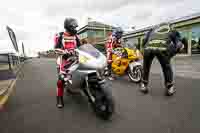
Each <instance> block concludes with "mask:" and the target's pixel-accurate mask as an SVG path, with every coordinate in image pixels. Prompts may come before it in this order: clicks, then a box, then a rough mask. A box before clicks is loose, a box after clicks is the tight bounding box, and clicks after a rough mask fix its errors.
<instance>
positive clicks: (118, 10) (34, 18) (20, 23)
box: [0, 0, 200, 51]
mask: <svg viewBox="0 0 200 133" xmlns="http://www.w3.org/2000/svg"><path fill="white" fill-rule="evenodd" d="M10 3H12V4H10ZM199 5H200V1H199V0H165V1H163V0H115V1H112V0H72V1H68V0H57V1H55V0H32V1H28V0H17V1H13V0H6V1H4V4H1V5H0V15H1V21H0V40H8V39H9V38H8V34H7V31H6V29H5V27H6V25H9V26H10V27H11V28H13V30H14V31H15V33H16V37H17V39H18V41H19V42H20V41H23V42H24V45H25V49H28V50H27V51H31V50H33V51H37V50H47V49H50V48H53V41H52V40H53V36H54V34H55V33H56V32H59V31H60V30H63V20H64V18H65V17H67V16H69V17H74V18H76V19H77V20H78V22H79V25H80V27H82V26H84V25H85V24H86V22H87V18H88V17H91V18H93V19H94V20H97V21H101V22H103V23H107V24H111V25H114V26H122V27H123V28H129V27H132V26H135V27H136V29H138V28H142V27H146V26H149V25H152V24H156V23H160V22H163V21H168V20H171V19H175V18H179V17H181V16H186V15H189V14H192V13H195V12H200V8H199ZM8 42H9V41H8ZM0 48H1V44H0Z"/></svg>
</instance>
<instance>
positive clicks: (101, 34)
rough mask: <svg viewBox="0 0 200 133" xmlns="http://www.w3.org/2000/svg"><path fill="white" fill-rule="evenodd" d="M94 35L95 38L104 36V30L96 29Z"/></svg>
mask: <svg viewBox="0 0 200 133" xmlns="http://www.w3.org/2000/svg"><path fill="white" fill-rule="evenodd" d="M96 37H97V38H103V37H104V31H101V30H98V31H96Z"/></svg>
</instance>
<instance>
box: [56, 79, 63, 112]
mask: <svg viewBox="0 0 200 133" xmlns="http://www.w3.org/2000/svg"><path fill="white" fill-rule="evenodd" d="M63 91H64V84H63V81H62V80H58V82H57V104H56V106H57V107H58V108H63V107H64V102H63V93H64V92H63Z"/></svg>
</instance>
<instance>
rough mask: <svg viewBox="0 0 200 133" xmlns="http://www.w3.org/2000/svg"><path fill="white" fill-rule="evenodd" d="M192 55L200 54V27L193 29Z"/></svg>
mask: <svg viewBox="0 0 200 133" xmlns="http://www.w3.org/2000/svg"><path fill="white" fill-rule="evenodd" d="M191 47H192V54H199V53H200V25H198V26H194V27H192V42H191Z"/></svg>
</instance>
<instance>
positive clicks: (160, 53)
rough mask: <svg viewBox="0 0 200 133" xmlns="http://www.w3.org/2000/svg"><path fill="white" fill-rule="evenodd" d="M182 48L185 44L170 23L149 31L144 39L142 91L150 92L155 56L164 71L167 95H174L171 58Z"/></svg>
mask: <svg viewBox="0 0 200 133" xmlns="http://www.w3.org/2000/svg"><path fill="white" fill-rule="evenodd" d="M182 48H183V44H182V42H181V38H180V34H179V32H177V31H175V30H172V29H171V27H170V26H169V24H161V25H159V26H157V27H154V28H153V29H151V30H150V31H149V32H148V33H147V36H146V38H145V40H144V62H143V80H142V85H141V91H142V92H144V93H147V92H148V88H147V85H148V81H149V72H150V67H151V64H152V61H153V59H154V57H155V56H156V57H157V59H158V61H159V62H160V64H161V67H162V70H163V73H164V79H165V86H166V95H172V94H173V93H174V92H175V88H174V81H173V70H172V67H171V64H170V60H171V58H172V57H173V56H175V55H176V54H177V53H178V52H179V51H180V50H181V49H182Z"/></svg>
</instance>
